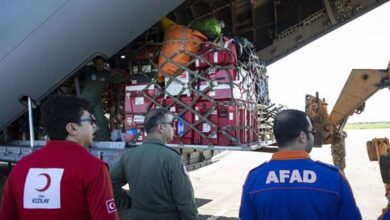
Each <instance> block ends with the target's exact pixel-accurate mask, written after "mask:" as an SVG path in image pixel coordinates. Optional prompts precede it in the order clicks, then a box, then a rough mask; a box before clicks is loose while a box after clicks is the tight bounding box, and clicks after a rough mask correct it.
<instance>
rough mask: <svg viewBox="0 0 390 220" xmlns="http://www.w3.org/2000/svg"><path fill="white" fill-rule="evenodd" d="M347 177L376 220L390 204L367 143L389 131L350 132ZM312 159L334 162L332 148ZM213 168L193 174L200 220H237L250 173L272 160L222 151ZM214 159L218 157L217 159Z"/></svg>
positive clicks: (369, 219)
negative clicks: (370, 158) (369, 157)
mask: <svg viewBox="0 0 390 220" xmlns="http://www.w3.org/2000/svg"><path fill="white" fill-rule="evenodd" d="M347 133H348V137H347V139H346V151H347V156H346V166H347V167H346V169H345V174H346V176H347V178H348V180H349V183H350V185H351V187H352V190H353V193H354V196H355V200H356V202H357V205H358V207H359V209H360V212H361V214H362V217H363V219H364V220H374V219H377V217H378V216H379V215H380V213H381V209H382V208H384V207H385V206H386V204H387V201H386V198H385V196H384V195H385V189H384V185H383V182H382V179H381V175H380V170H379V165H378V162H374V161H373V162H371V161H369V159H368V155H367V148H366V142H367V141H368V140H371V139H372V138H375V137H376V138H381V137H390V129H375V130H374V129H372V130H347ZM310 155H311V158H312V159H313V160H320V161H323V162H326V163H332V156H331V153H330V145H324V146H323V147H322V148H314V149H313V151H312V152H311V154H310ZM217 157H219V160H218V161H217V162H215V163H213V164H211V165H208V166H206V167H203V168H200V169H199V170H195V171H192V172H190V178H191V181H192V184H193V187H194V191H195V197H196V200H197V203H198V211H199V219H205V220H206V219H207V220H215V219H219V220H226V219H238V210H239V207H240V200H241V192H242V185H243V183H244V181H245V179H246V176H247V174H248V172H249V171H250V170H251V169H253V168H255V167H257V166H259V165H260V164H262V163H263V162H265V161H267V160H269V159H270V157H271V154H270V153H259V152H235V151H230V152H223V153H221V154H220V155H217ZM214 159H215V158H214Z"/></svg>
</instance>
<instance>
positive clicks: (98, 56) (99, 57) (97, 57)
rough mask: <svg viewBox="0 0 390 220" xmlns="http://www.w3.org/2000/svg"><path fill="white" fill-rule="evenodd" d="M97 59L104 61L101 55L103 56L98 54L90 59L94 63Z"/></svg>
mask: <svg viewBox="0 0 390 220" xmlns="http://www.w3.org/2000/svg"><path fill="white" fill-rule="evenodd" d="M98 60H103V61H104V57H103V56H100V55H97V56H96V57H94V58H93V60H92V62H93V64H95V63H96V61H98Z"/></svg>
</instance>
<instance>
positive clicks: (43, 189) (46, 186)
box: [35, 173, 51, 192]
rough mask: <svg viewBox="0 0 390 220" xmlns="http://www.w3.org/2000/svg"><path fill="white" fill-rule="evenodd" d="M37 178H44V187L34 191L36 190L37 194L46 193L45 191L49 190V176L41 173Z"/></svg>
mask: <svg viewBox="0 0 390 220" xmlns="http://www.w3.org/2000/svg"><path fill="white" fill-rule="evenodd" d="M38 176H43V177H45V178H46V185H45V186H44V187H42V188H41V189H37V188H35V189H36V190H37V191H39V192H43V191H46V190H47V189H49V187H50V184H51V178H50V176H49V174H47V173H41V174H39V175H38Z"/></svg>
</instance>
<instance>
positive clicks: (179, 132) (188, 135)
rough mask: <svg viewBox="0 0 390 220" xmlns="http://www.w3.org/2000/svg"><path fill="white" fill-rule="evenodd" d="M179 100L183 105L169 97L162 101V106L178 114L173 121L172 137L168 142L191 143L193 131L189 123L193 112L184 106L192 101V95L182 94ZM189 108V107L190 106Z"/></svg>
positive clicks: (191, 121) (192, 121) (191, 120)
mask: <svg viewBox="0 0 390 220" xmlns="http://www.w3.org/2000/svg"><path fill="white" fill-rule="evenodd" d="M179 100H180V102H182V103H183V104H184V105H185V106H184V105H182V104H180V103H179V102H177V101H176V100H173V99H171V98H167V99H166V100H165V102H164V106H165V107H166V108H168V110H169V111H170V112H172V113H174V114H177V116H178V120H177V121H175V126H174V139H173V140H172V141H171V142H170V143H171V144H179V143H180V144H193V139H194V131H193V129H191V127H190V126H189V125H192V124H193V123H194V114H193V113H192V112H191V111H190V110H188V109H186V106H189V105H190V103H191V102H192V97H186V96H182V97H180V98H179ZM189 108H190V109H191V108H192V107H189Z"/></svg>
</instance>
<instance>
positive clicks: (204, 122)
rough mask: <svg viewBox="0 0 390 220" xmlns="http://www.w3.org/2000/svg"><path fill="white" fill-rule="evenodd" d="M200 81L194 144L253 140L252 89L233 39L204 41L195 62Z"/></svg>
mask: <svg viewBox="0 0 390 220" xmlns="http://www.w3.org/2000/svg"><path fill="white" fill-rule="evenodd" d="M195 69H196V70H197V71H198V74H199V77H198V78H199V80H197V81H196V83H195V88H196V90H195V91H194V94H193V97H194V99H195V100H198V101H197V102H196V105H195V112H197V114H196V115H195V120H194V121H195V124H194V125H195V126H196V128H197V130H198V131H197V132H195V133H194V144H200V145H218V146H234V145H241V144H247V143H249V142H254V140H253V139H254V138H253V135H251V131H250V125H249V123H252V121H251V120H253V118H251V115H253V108H254V104H253V103H254V102H253V101H251V100H250V98H251V96H250V92H251V91H250V90H251V89H253V88H254V85H252V84H253V81H252V80H251V74H250V73H249V72H247V71H245V70H244V69H243V68H242V67H241V65H240V63H239V62H238V61H237V55H236V49H235V44H234V41H233V40H231V39H229V38H226V37H225V38H223V43H222V44H221V43H219V44H212V43H210V42H206V43H204V44H203V45H202V46H201V49H200V52H199V57H198V59H197V60H196V62H195Z"/></svg>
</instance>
